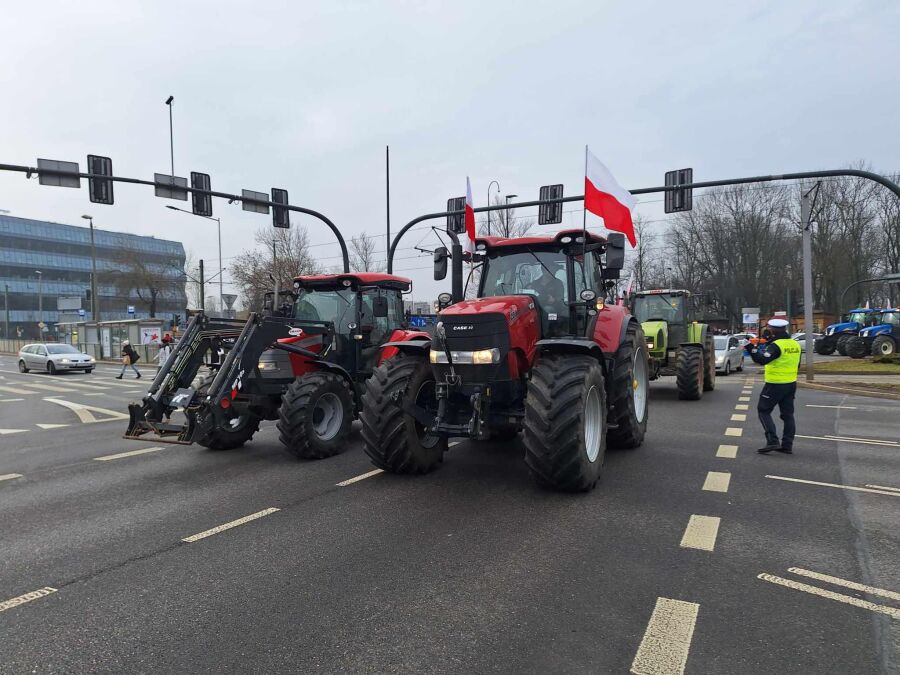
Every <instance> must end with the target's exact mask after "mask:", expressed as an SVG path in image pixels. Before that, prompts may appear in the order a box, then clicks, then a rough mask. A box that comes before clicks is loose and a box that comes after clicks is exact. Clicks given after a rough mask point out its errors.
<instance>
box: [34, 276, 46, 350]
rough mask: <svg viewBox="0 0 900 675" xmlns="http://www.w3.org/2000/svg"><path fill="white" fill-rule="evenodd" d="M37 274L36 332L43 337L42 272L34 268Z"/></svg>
mask: <svg viewBox="0 0 900 675" xmlns="http://www.w3.org/2000/svg"><path fill="white" fill-rule="evenodd" d="M34 273H35V274H37V275H38V332H39V333H40V336H41V338H43V337H44V273H43V272H41V271H40V270H35V271H34Z"/></svg>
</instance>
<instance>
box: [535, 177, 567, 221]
mask: <svg viewBox="0 0 900 675" xmlns="http://www.w3.org/2000/svg"><path fill="white" fill-rule="evenodd" d="M562 196H563V186H562V183H559V184H557V185H542V186H541V192H540V199H541V200H542V201H543V200H544V199H562ZM562 211H563V210H562V202H556V203H554V204H541V205H540V207H538V225H555V224H556V223H561V222H562Z"/></svg>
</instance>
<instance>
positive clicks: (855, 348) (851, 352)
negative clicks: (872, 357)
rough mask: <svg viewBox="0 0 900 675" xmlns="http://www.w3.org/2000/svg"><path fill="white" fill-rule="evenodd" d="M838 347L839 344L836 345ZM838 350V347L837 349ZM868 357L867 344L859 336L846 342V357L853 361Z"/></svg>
mask: <svg viewBox="0 0 900 675" xmlns="http://www.w3.org/2000/svg"><path fill="white" fill-rule="evenodd" d="M838 344H839V345H840V343H838ZM838 349H840V347H838ZM868 355H869V344H868V343H867V342H866V341H865V340H863V339H862V338H861V337H859V336H854V337H852V338H850V339H849V340H847V350H846V356H849V357H850V358H853V359H864V358H866V357H867V356H868Z"/></svg>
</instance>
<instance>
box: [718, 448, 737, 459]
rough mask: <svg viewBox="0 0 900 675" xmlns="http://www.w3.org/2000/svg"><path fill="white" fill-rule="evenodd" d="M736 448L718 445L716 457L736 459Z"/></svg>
mask: <svg viewBox="0 0 900 675" xmlns="http://www.w3.org/2000/svg"><path fill="white" fill-rule="evenodd" d="M737 451H738V446H736V445H720V446H719V449H718V450H717V451H716V457H724V458H725V459H734V458H735V457H737Z"/></svg>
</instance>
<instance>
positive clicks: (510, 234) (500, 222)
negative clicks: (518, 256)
mask: <svg viewBox="0 0 900 675" xmlns="http://www.w3.org/2000/svg"><path fill="white" fill-rule="evenodd" d="M503 203H504V202H503V200H501V199H500V197H498V196H496V195H495V196H494V197H493V201H492V202H491V205H492V206H502V205H503ZM488 216H490V232H489V231H488ZM535 222H536V220H535V219H534V218H532V217H531V216H517V215H516V210H515V209H514V208H510V209H505V208H504V209H500V210H499V211H488V212H487V213H485V214H484V215H483V216H482V217H481V218H479V221H478V224H477V228H476V229H477V231H478V234H480V235H482V236H487V235H488V234H490V235H491V236H492V237H505V238H507V239H516V238H517V237H524V236H525V235H526V234H528V232H529V231H530V230H531V228H532V227H534V225H535Z"/></svg>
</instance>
